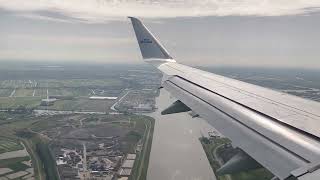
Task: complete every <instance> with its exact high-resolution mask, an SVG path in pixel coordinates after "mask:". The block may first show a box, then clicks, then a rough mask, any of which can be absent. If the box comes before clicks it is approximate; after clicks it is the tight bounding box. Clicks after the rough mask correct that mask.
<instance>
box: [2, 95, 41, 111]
mask: <svg viewBox="0 0 320 180" xmlns="http://www.w3.org/2000/svg"><path fill="white" fill-rule="evenodd" d="M40 102H41V98H39V97H0V109H6V108H17V107H19V106H25V107H27V108H33V107H37V106H38V105H40Z"/></svg>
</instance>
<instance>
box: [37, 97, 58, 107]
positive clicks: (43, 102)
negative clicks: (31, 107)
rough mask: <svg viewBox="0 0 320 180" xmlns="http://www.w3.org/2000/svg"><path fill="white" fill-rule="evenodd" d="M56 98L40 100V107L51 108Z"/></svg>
mask: <svg viewBox="0 0 320 180" xmlns="http://www.w3.org/2000/svg"><path fill="white" fill-rule="evenodd" d="M56 101H57V99H56V98H47V99H42V100H41V104H40V105H41V106H52V105H53V104H54V102H56Z"/></svg>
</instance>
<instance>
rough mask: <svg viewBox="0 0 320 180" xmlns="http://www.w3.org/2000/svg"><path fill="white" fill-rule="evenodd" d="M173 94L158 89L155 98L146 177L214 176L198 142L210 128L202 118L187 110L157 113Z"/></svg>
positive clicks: (193, 179) (194, 179) (200, 179)
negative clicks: (177, 112) (184, 111)
mask: <svg viewBox="0 0 320 180" xmlns="http://www.w3.org/2000/svg"><path fill="white" fill-rule="evenodd" d="M173 101H175V99H174V98H171V97H170V94H169V93H168V92H167V91H165V90H161V93H160V96H159V97H158V98H157V99H156V103H157V107H158V110H157V111H156V112H155V113H152V114H151V115H150V116H152V117H154V118H155V121H156V122H155V130H154V135H153V142H152V148H151V155H150V161H149V168H148V174H147V179H148V180H163V179H166V180H215V179H216V178H215V175H214V173H213V171H212V169H211V167H210V164H209V162H208V160H207V157H206V154H205V152H204V151H203V148H202V146H201V144H200V142H199V137H200V136H201V135H205V136H206V135H207V132H208V131H211V130H213V128H212V127H211V126H210V125H209V124H208V123H207V122H206V121H205V120H202V119H201V118H191V116H190V115H189V114H187V113H179V114H173V115H165V116H162V115H160V112H161V111H162V110H163V109H164V108H166V107H168V106H169V105H170V104H171V103H172V102H173Z"/></svg>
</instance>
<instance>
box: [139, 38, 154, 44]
mask: <svg viewBox="0 0 320 180" xmlns="http://www.w3.org/2000/svg"><path fill="white" fill-rule="evenodd" d="M140 43H141V44H147V43H152V41H151V40H150V39H143V40H141V41H140Z"/></svg>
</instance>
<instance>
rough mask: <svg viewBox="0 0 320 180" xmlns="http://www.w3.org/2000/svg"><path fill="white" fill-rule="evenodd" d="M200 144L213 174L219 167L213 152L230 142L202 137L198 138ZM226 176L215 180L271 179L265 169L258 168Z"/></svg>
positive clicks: (225, 139) (224, 139) (217, 138)
mask: <svg viewBox="0 0 320 180" xmlns="http://www.w3.org/2000/svg"><path fill="white" fill-rule="evenodd" d="M200 142H201V144H202V147H203V149H204V151H205V153H206V155H207V158H208V160H209V163H210V165H211V168H212V170H213V171H214V172H216V171H217V170H218V169H219V168H220V165H219V163H218V161H217V160H216V159H215V157H214V155H213V152H214V150H215V149H216V148H217V147H219V146H221V145H223V144H227V143H230V142H231V141H230V140H229V139H227V138H219V137H215V138H210V139H208V138H205V137H202V138H200ZM215 174H216V173H215ZM227 176H228V175H224V176H217V180H227V179H231V180H257V179H259V180H269V179H271V178H272V177H273V175H272V174H271V173H270V172H269V171H268V170H266V169H265V168H260V169H256V170H251V171H247V172H240V173H235V174H232V175H229V176H228V177H227Z"/></svg>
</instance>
